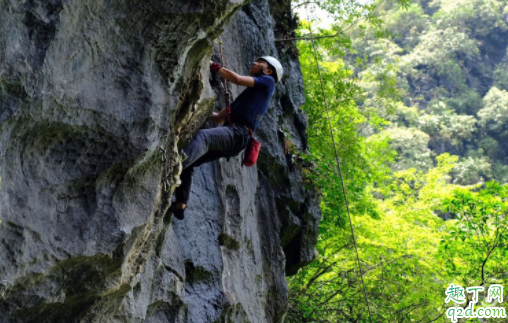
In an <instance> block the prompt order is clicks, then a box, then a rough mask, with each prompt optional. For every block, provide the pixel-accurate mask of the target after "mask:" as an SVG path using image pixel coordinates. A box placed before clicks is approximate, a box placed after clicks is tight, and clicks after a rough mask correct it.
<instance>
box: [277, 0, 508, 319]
mask: <svg viewBox="0 0 508 323" xmlns="http://www.w3.org/2000/svg"><path fill="white" fill-rule="evenodd" d="M304 2H306V1H300V2H299V3H300V4H302V3H304ZM507 3H508V1H506V0H474V1H473V2H467V1H462V0H459V1H456V2H454V3H452V1H451V0H433V1H430V0H418V1H414V3H412V4H409V3H408V1H398V2H389V1H378V2H374V3H370V4H366V5H365V4H362V3H360V2H358V1H354V0H328V1H321V2H319V1H318V4H319V5H320V6H321V8H323V9H325V10H328V11H329V12H331V13H332V15H333V16H334V17H335V18H336V19H337V23H336V24H334V25H333V26H332V27H331V28H330V29H328V30H322V29H316V28H315V30H314V33H315V34H314V36H317V37H318V38H317V40H316V46H317V55H318V60H319V62H320V67H319V68H320V72H321V75H322V78H323V87H324V88H323V90H324V95H325V96H326V98H327V99H328V103H329V107H328V111H327V107H326V106H325V104H324V95H323V91H322V88H321V80H320V77H319V73H317V66H316V61H315V58H314V51H313V47H312V42H310V41H309V40H308V38H309V27H310V22H309V21H306V20H303V19H302V20H301V28H300V30H299V31H298V32H297V37H300V38H302V40H301V41H299V42H298V50H299V55H300V63H301V67H302V73H303V76H304V85H305V97H306V101H307V102H306V104H305V105H304V106H303V109H304V110H305V111H306V112H307V114H308V117H309V128H308V135H309V153H308V154H306V155H304V156H303V157H304V159H305V160H306V164H307V165H312V167H310V168H308V169H306V176H307V179H308V182H309V183H310V184H312V185H314V186H315V187H316V188H317V189H319V190H320V191H321V193H322V196H323V198H322V204H321V210H322V214H323V220H322V222H321V224H320V236H319V239H318V244H317V246H316V248H317V250H318V254H319V255H318V257H317V259H316V260H315V261H314V262H313V263H311V264H310V265H308V266H307V267H305V268H303V269H302V270H301V271H300V272H299V273H298V274H297V275H295V276H294V277H291V278H290V279H289V280H288V282H289V286H290V292H289V301H290V302H289V303H290V307H289V312H288V316H287V318H286V321H287V322H294V323H303V322H308V323H310V322H368V321H369V318H368V312H367V307H366V303H365V299H364V295H363V284H362V277H363V280H364V281H365V287H366V291H367V297H368V300H369V303H370V307H371V309H372V315H373V318H374V322H446V319H445V316H444V313H445V310H446V308H447V307H448V306H451V305H448V304H446V303H445V302H444V300H445V298H446V297H445V293H444V292H445V288H446V287H447V286H448V285H449V284H450V283H454V284H463V285H468V286H479V285H481V286H485V287H488V286H489V285H490V284H500V283H501V284H503V283H505V280H506V277H507V276H508V275H507V272H506V268H508V267H507V265H508V264H507V263H506V262H507V260H505V259H508V257H506V256H508V251H507V243H508V234H507V232H506V228H508V223H507V222H506V221H507V219H508V217H507V215H508V214H507V208H508V193H507V192H508V185H502V184H499V183H497V182H493V181H491V182H488V181H489V180H490V179H492V178H495V179H499V180H505V181H506V180H508V166H506V165H505V164H504V163H503V158H504V157H503V156H504V155H503V147H504V146H503V145H504V142H503V141H502V139H503V138H505V137H504V136H505V135H506V131H507V130H506V122H505V121H508V120H505V119H504V118H505V116H506V113H505V111H504V110H503V109H504V108H505V107H506V106H508V104H504V101H505V99H506V98H505V96H507V95H506V91H505V90H504V88H503V87H502V86H501V85H499V87H494V82H496V84H503V82H504V81H503V80H504V79H503V77H504V76H503V75H502V72H499V71H500V66H502V64H504V63H502V62H501V61H499V62H491V61H486V59H485V57H484V56H482V55H483V54H482V53H484V52H485V51H488V50H492V49H491V48H489V45H488V43H489V42H491V43H490V44H491V45H492V41H493V39H495V38H496V36H494V35H493V33H498V34H499V35H504V34H503V33H505V32H506V31H507V30H506V28H505V26H506V22H505V20H504V19H505V18H504V16H503V13H502V12H503V10H506V9H505V8H507ZM297 5H298V4H297ZM473 9H475V10H476V12H475V10H473ZM507 35H508V34H507ZM321 37H322V38H321ZM505 42H506V45H508V41H505ZM506 45H505V46H504V47H505V48H504V49H506ZM492 51H493V52H495V50H492ZM497 54H499V53H497ZM504 54H506V53H504ZM504 54H503V55H504ZM496 59H499V60H502V55H501V56H500V57H497V58H496ZM473 62H477V63H475V64H477V65H478V66H474V64H473ZM495 70H497V71H498V72H497V74H496V75H497V76H495V77H494V71H495ZM489 71H490V72H489ZM483 73H490V74H491V75H490V76H489V77H484V76H483ZM331 134H333V138H334V139H335V140H334V141H335V144H336V148H337V154H338V157H339V159H340V161H341V165H342V171H343V174H344V184H345V188H346V191H347V194H348V195H347V197H348V200H349V204H350V210H351V215H352V219H353V220H352V225H353V228H354V231H355V234H356V242H357V246H358V256H359V259H360V262H361V268H362V272H361V273H360V269H359V267H358V264H357V260H356V257H357V256H356V250H355V248H354V243H353V238H352V235H351V231H350V230H349V219H348V214H347V212H346V208H345V202H344V197H343V195H342V186H341V179H340V176H339V172H338V169H337V165H336V163H335V149H334V145H333V140H332V137H331ZM448 152H451V153H454V154H456V155H457V156H453V155H450V154H448ZM465 287H466V286H465Z"/></svg>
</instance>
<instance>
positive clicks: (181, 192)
mask: <svg viewBox="0 0 508 323" xmlns="http://www.w3.org/2000/svg"><path fill="white" fill-rule="evenodd" d="M210 68H211V69H212V70H213V71H214V72H216V73H218V74H219V75H220V76H222V77H223V78H224V79H226V80H227V81H229V82H231V83H234V84H236V85H242V86H246V87H247V89H245V90H244V91H243V92H242V93H241V94H240V95H239V96H238V97H237V98H236V99H235V100H234V101H233V103H232V104H231V109H230V111H228V108H227V107H226V108H224V109H222V110H221V111H220V112H219V113H216V112H214V113H213V115H212V116H211V117H210V118H209V121H211V122H214V123H221V122H224V126H222V127H218V128H212V129H201V130H199V131H198V132H197V134H196V135H195V136H194V138H193V139H192V140H191V142H190V143H189V144H188V145H187V147H185V148H184V149H183V151H182V167H183V171H182V174H181V175H180V179H181V181H182V183H181V185H180V186H179V187H177V188H176V190H175V198H176V200H175V202H173V203H172V204H171V206H170V207H169V210H168V212H171V213H173V214H174V216H175V217H176V218H177V219H179V220H182V219H183V218H184V211H185V208H186V206H187V201H188V200H189V194H190V191H191V185H192V174H193V173H194V168H195V167H198V166H200V165H202V164H204V163H208V162H211V161H213V160H216V159H218V158H221V157H232V156H236V155H238V154H239V153H240V152H241V151H242V150H243V149H245V147H246V146H247V144H248V142H249V139H250V136H251V133H252V132H254V131H255V130H256V128H257V126H258V125H259V122H260V121H261V118H262V117H263V116H264V115H265V113H266V111H267V110H268V106H269V104H270V100H271V98H272V95H273V93H274V92H275V84H276V83H277V82H278V81H279V80H280V79H281V77H282V73H283V71H282V65H281V64H280V62H279V61H278V60H277V59H276V58H274V57H271V56H262V57H260V58H258V59H257V60H256V61H255V62H254V63H252V66H251V68H250V73H249V74H250V76H242V75H238V74H237V73H235V72H233V71H231V70H228V69H226V68H225V67H223V66H221V65H219V64H217V63H214V62H212V61H210Z"/></svg>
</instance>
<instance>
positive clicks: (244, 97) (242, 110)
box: [230, 75, 275, 131]
mask: <svg viewBox="0 0 508 323" xmlns="http://www.w3.org/2000/svg"><path fill="white" fill-rule="evenodd" d="M273 92H275V80H274V79H273V77H271V76H269V75H261V76H254V87H249V88H247V89H245V90H244V91H243V92H242V93H241V94H240V95H239V96H238V97H237V98H236V100H234V101H233V103H231V115H230V118H231V120H232V121H233V123H235V121H236V122H238V123H241V124H244V125H246V126H248V127H250V128H251V129H252V130H253V131H254V130H256V128H257V127H258V125H259V121H261V118H263V116H264V115H265V113H266V111H267V110H268V106H269V104H270V100H271V99H272V96H273Z"/></svg>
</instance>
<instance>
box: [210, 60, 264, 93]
mask: <svg viewBox="0 0 508 323" xmlns="http://www.w3.org/2000/svg"><path fill="white" fill-rule="evenodd" d="M210 68H211V69H212V70H214V71H215V72H217V73H218V74H219V75H220V76H222V77H223V78H225V79H226V80H228V81H229V82H231V83H233V84H236V85H242V86H246V87H254V78H253V77H251V76H243V75H239V74H236V73H235V72H233V71H230V70H228V69H227V68H225V67H223V66H221V65H219V64H217V63H214V62H212V61H210Z"/></svg>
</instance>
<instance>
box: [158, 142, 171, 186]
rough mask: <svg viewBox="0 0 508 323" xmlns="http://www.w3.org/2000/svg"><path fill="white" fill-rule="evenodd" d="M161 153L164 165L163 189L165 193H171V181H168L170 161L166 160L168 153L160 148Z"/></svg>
mask: <svg viewBox="0 0 508 323" xmlns="http://www.w3.org/2000/svg"><path fill="white" fill-rule="evenodd" d="M159 151H160V152H161V154H162V163H164V182H163V189H164V192H166V193H167V192H169V179H168V160H167V158H166V151H165V150H164V149H162V148H159Z"/></svg>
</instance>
